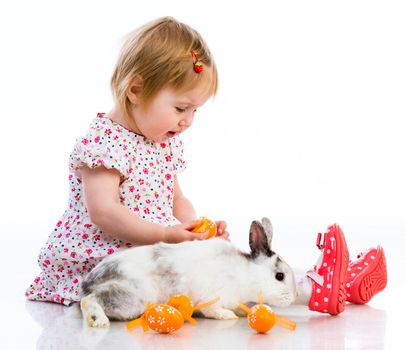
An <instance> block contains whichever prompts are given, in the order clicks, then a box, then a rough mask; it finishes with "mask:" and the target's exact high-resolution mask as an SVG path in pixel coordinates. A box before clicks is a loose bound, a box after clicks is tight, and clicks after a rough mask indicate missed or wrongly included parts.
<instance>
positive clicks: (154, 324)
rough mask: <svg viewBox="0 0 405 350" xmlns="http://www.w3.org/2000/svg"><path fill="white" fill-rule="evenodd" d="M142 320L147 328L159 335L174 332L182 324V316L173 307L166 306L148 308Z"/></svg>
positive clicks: (157, 305) (158, 305) (159, 305)
mask: <svg viewBox="0 0 405 350" xmlns="http://www.w3.org/2000/svg"><path fill="white" fill-rule="evenodd" d="M143 318H144V320H145V321H146V322H147V324H148V326H149V328H151V329H153V330H154V331H156V332H159V333H171V332H175V331H177V330H178V329H179V328H180V327H181V326H182V325H183V324H184V318H183V315H182V314H181V313H180V312H179V311H178V310H176V309H175V308H174V307H172V306H170V305H166V304H156V305H153V306H151V307H149V308H148V309H147V310H146V311H145V314H144V316H143Z"/></svg>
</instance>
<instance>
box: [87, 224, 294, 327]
mask: <svg viewBox="0 0 405 350" xmlns="http://www.w3.org/2000/svg"><path fill="white" fill-rule="evenodd" d="M272 237H273V228H272V224H271V222H270V220H269V219H267V218H263V219H262V221H261V222H259V221H253V222H252V224H251V226H250V234H249V245H250V248H251V252H250V254H248V253H244V252H242V251H240V250H238V249H237V248H236V247H235V246H234V245H233V244H232V243H231V242H229V241H226V240H223V239H220V238H212V239H209V240H205V241H188V242H182V243H177V244H167V243H157V244H154V245H149V246H139V247H132V248H129V249H126V250H124V251H121V252H118V253H115V254H113V255H111V256H108V257H107V258H105V259H104V260H102V261H101V262H100V263H99V264H98V265H97V266H96V267H95V268H94V269H93V270H92V271H91V272H90V273H89V274H88V275H87V276H86V277H85V278H84V280H83V282H82V285H81V290H82V298H81V301H80V307H81V310H82V314H83V317H84V319H85V320H86V321H87V324H88V325H89V326H90V327H108V326H109V323H110V319H111V320H119V321H125V320H132V319H135V318H137V317H139V316H140V315H141V314H142V313H143V312H144V311H145V308H146V304H147V303H148V302H149V303H153V304H159V303H167V302H168V300H169V298H170V296H172V295H178V294H183V295H187V296H188V297H189V298H190V299H191V301H192V302H193V304H194V305H196V304H199V303H204V302H207V301H209V300H212V299H214V298H216V297H220V299H219V301H218V302H216V303H215V304H213V305H211V306H209V307H207V308H205V309H201V310H200V313H202V316H204V317H206V318H214V319H218V320H228V319H236V318H238V316H237V313H238V303H249V302H252V301H257V298H258V292H259V291H262V294H263V300H264V303H266V304H269V305H274V306H280V307H285V306H288V305H290V304H291V303H292V302H294V300H295V298H296V295H297V292H296V283H295V277H294V273H293V270H292V269H291V267H290V266H289V265H288V264H287V263H286V262H285V261H284V260H283V259H282V258H281V257H280V256H279V255H278V254H276V253H275V252H274V251H273V250H271V241H272Z"/></svg>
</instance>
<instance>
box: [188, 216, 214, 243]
mask: <svg viewBox="0 0 405 350" xmlns="http://www.w3.org/2000/svg"><path fill="white" fill-rule="evenodd" d="M199 220H200V221H201V223H200V224H199V225H198V226H197V227H195V228H193V230H192V232H194V233H203V232H204V231H208V232H209V235H208V238H212V237H215V235H216V234H217V225H216V224H215V222H213V221H212V220H210V219H208V218H206V217H204V216H203V217H201V218H199Z"/></svg>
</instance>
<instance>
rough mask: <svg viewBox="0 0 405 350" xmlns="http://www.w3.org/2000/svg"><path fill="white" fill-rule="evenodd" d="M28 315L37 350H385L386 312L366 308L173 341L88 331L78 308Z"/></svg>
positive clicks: (119, 326)
mask: <svg viewBox="0 0 405 350" xmlns="http://www.w3.org/2000/svg"><path fill="white" fill-rule="evenodd" d="M26 310H27V311H28V313H29V314H30V315H31V317H32V318H33V319H34V320H35V321H36V322H38V323H39V325H40V326H41V327H42V333H41V335H40V337H39V339H38V342H37V349H58V350H64V349H118V348H119V349H120V350H125V349H131V350H133V349H142V350H146V349H160V348H162V349H176V350H183V349H252V350H253V349H254V350H262V349H263V350H264V349H266V350H268V349H336V350H338V349H339V350H340V349H383V348H384V344H385V332H386V322H387V317H386V311H384V310H379V309H376V308H374V307H371V306H368V305H351V304H349V305H347V309H346V311H345V312H344V313H343V314H341V315H340V316H337V317H332V316H328V315H323V314H319V313H315V312H311V311H308V310H307V309H306V308H305V307H302V306H291V307H289V308H286V309H275V311H276V312H277V313H279V314H282V315H285V316H287V317H288V318H290V319H292V320H294V321H295V322H296V323H297V330H296V331H295V332H291V331H289V330H286V329H283V328H278V327H275V328H273V329H272V330H271V331H270V332H269V333H268V334H264V335H263V334H256V333H255V332H253V331H252V330H251V329H250V328H249V326H248V325H247V320H246V318H239V319H238V320H234V321H217V320H208V319H199V323H198V325H196V326H192V325H191V324H188V323H186V324H185V326H184V327H183V328H181V329H180V330H179V331H178V332H176V333H174V334H171V335H164V334H157V333H155V332H153V331H149V332H147V333H143V332H142V330H141V329H140V328H138V329H135V330H133V331H131V332H128V331H127V330H126V329H125V327H124V323H123V322H112V324H111V327H110V328H107V329H92V328H89V327H87V325H86V324H85V322H84V321H83V319H82V317H81V314H80V310H79V308H78V306H77V304H76V305H74V306H72V307H64V306H60V305H56V304H52V303H42V302H30V301H27V302H26Z"/></svg>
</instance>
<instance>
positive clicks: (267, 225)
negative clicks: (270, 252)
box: [262, 217, 273, 249]
mask: <svg viewBox="0 0 405 350" xmlns="http://www.w3.org/2000/svg"><path fill="white" fill-rule="evenodd" d="M262 225H263V228H264V232H265V233H266V236H267V242H268V243H269V248H270V249H271V241H272V240H273V225H272V224H271V221H270V220H269V218H266V217H264V218H262Z"/></svg>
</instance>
